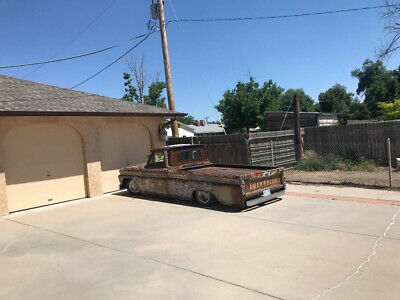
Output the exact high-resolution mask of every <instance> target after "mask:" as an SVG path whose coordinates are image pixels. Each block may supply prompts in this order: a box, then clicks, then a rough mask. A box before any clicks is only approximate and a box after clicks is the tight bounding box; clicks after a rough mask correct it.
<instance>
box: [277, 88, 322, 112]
mask: <svg viewBox="0 0 400 300" xmlns="http://www.w3.org/2000/svg"><path fill="white" fill-rule="evenodd" d="M295 94H297V96H298V97H299V101H300V111H315V104H314V100H313V99H312V98H311V97H310V96H308V95H307V94H306V93H305V92H304V90H303V89H288V90H286V92H285V93H284V94H283V95H282V96H281V97H280V104H279V105H280V106H279V110H281V111H286V110H288V109H291V110H293V104H294V103H293V97H294V95H295ZM289 105H290V106H291V107H290V108H289Z"/></svg>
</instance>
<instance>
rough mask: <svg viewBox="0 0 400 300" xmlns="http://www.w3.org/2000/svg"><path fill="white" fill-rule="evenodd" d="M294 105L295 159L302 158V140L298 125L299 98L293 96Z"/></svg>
mask: <svg viewBox="0 0 400 300" xmlns="http://www.w3.org/2000/svg"><path fill="white" fill-rule="evenodd" d="M293 104H294V136H295V141H296V145H297V158H298V159H300V158H303V156H304V153H303V139H302V138H301V125H300V101H299V96H298V95H297V94H295V95H294V96H293Z"/></svg>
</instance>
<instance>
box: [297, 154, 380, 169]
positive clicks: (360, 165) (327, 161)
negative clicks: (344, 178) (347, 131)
mask: <svg viewBox="0 0 400 300" xmlns="http://www.w3.org/2000/svg"><path fill="white" fill-rule="evenodd" d="M376 168H377V166H376V164H375V163H374V162H373V161H372V160H368V159H366V158H364V157H361V158H360V160H359V161H351V160H345V159H343V158H342V157H340V156H338V155H334V154H331V153H330V154H327V155H325V156H321V155H318V154H316V153H315V152H313V151H309V152H307V153H306V154H305V156H304V158H303V159H301V160H300V161H299V162H298V164H297V166H296V167H295V169H296V170H303V171H332V170H342V171H368V172H371V171H374V170H375V169H376Z"/></svg>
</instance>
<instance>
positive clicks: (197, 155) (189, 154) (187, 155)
mask: <svg viewBox="0 0 400 300" xmlns="http://www.w3.org/2000/svg"><path fill="white" fill-rule="evenodd" d="M199 159H201V151H200V150H189V151H181V152H179V153H178V160H179V161H190V160H199Z"/></svg>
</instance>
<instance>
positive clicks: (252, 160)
mask: <svg viewBox="0 0 400 300" xmlns="http://www.w3.org/2000/svg"><path fill="white" fill-rule="evenodd" d="M168 144H169V145H174V144H203V145H204V146H205V148H206V150H207V152H208V155H209V158H210V160H211V161H212V162H213V163H221V164H242V165H253V166H271V167H274V166H292V165H294V164H295V163H296V159H295V156H296V155H295V147H294V133H293V131H292V130H286V131H273V132H258V133H250V134H229V135H215V136H204V137H193V138H192V137H185V138H169V139H168Z"/></svg>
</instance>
